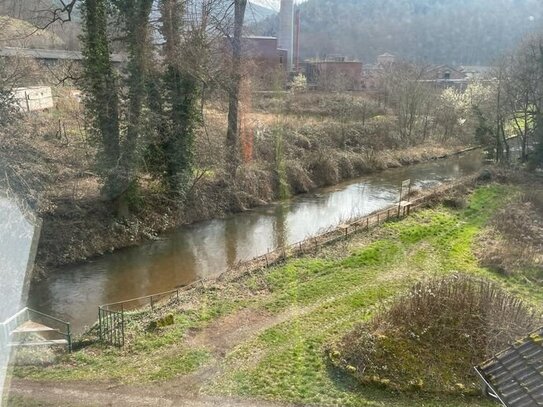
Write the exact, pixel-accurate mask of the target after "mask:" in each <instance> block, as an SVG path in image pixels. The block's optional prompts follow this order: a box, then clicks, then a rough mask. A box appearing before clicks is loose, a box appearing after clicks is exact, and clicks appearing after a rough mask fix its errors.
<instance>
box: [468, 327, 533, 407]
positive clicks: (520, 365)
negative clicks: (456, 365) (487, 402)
mask: <svg viewBox="0 0 543 407" xmlns="http://www.w3.org/2000/svg"><path fill="white" fill-rule="evenodd" d="M475 370H476V371H477V373H479V375H480V376H481V378H482V379H483V381H484V382H485V383H486V384H487V385H488V387H489V388H490V390H491V391H492V393H494V395H495V396H496V398H498V399H499V400H500V401H501V403H502V404H503V405H504V406H506V407H536V406H543V328H541V329H539V330H538V331H536V332H534V333H532V334H530V335H528V336H527V337H525V338H523V339H520V340H518V341H516V342H515V343H514V344H513V345H511V346H510V347H509V348H507V349H506V350H504V351H502V352H500V353H498V354H497V355H495V356H494V357H493V358H491V359H490V360H487V361H486V362H484V363H482V364H481V365H479V366H477V367H476V368H475Z"/></svg>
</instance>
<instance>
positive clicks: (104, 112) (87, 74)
mask: <svg viewBox="0 0 543 407" xmlns="http://www.w3.org/2000/svg"><path fill="white" fill-rule="evenodd" d="M106 3H107V1H106V0H85V1H84V2H83V3H82V7H81V11H82V18H83V35H82V45H83V47H82V51H83V56H84V59H83V68H84V79H83V82H82V84H83V90H84V92H85V106H86V109H87V111H88V112H89V113H90V114H89V117H90V118H91V125H92V131H93V133H94V134H95V136H96V138H97V139H98V140H99V141H100V145H101V148H100V156H99V160H98V172H99V174H100V175H101V176H102V178H103V182H104V184H103V188H102V194H103V196H104V197H105V198H106V199H108V200H113V199H115V198H116V197H118V196H119V194H120V193H121V192H122V189H123V187H122V181H121V177H120V174H119V160H120V141H119V140H120V130H119V97H118V93H117V91H118V87H117V77H116V75H115V72H114V70H113V67H112V64H111V60H110V55H109V39H108V35H107V4H106Z"/></svg>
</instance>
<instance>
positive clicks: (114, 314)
mask: <svg viewBox="0 0 543 407" xmlns="http://www.w3.org/2000/svg"><path fill="white" fill-rule="evenodd" d="M98 324H99V325H98V326H99V329H100V333H99V335H100V341H101V342H103V343H106V344H109V345H113V346H117V347H123V346H124V310H122V309H121V311H111V310H108V309H103V308H101V307H99V308H98Z"/></svg>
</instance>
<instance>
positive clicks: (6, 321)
mask: <svg viewBox="0 0 543 407" xmlns="http://www.w3.org/2000/svg"><path fill="white" fill-rule="evenodd" d="M28 310H29V308H28V307H24V308H23V309H22V310H20V311H17V313H16V314H14V315H12V316H11V317H9V318H8V319H6V320H5V321H4V322H0V325H7V324H9V323H10V322H12V321H13V320H14V319H15V318H17V317H19V316H20V315H21V314H22V313H23V312H25V311H28Z"/></svg>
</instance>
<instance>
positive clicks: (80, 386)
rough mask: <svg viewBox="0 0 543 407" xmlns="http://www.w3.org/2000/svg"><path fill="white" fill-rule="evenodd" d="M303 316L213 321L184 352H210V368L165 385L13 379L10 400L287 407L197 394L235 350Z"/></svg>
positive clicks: (246, 315)
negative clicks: (194, 349) (192, 348)
mask: <svg viewBox="0 0 543 407" xmlns="http://www.w3.org/2000/svg"><path fill="white" fill-rule="evenodd" d="M306 311H307V310H303V309H302V310H296V311H292V310H290V311H286V312H283V313H281V314H279V315H271V314H268V313H266V312H264V311H259V310H252V309H244V310H241V311H239V312H237V313H234V314H231V315H227V316H225V317H223V318H220V319H218V320H217V321H215V322H213V323H212V324H210V325H209V326H208V327H206V328H204V329H202V330H199V331H195V332H193V333H192V334H190V335H189V336H188V338H187V340H186V341H187V343H188V345H189V346H198V347H202V346H205V347H206V348H207V349H209V350H210V351H211V352H212V353H213V355H214V360H213V362H211V363H210V364H207V365H206V366H204V367H202V368H201V369H199V370H198V371H196V372H194V373H191V374H188V375H185V376H180V377H178V378H175V379H173V380H169V381H166V382H161V383H153V384H150V385H114V384H111V383H97V382H83V381H78V382H55V381H47V382H45V381H34V380H24V379H15V380H13V381H12V383H11V390H10V395H13V396H16V397H18V398H23V399H27V400H31V401H32V402H33V403H36V402H38V403H43V405H44V406H69V407H72V406H73V407H83V406H99V407H102V406H115V407H117V406H119V407H124V406H126V407H137V406H161V407H162V406H175V407H177V406H179V407H184V406H187V407H189V406H190V407H218V406H221V407H253V406H259V407H289V406H290V405H288V404H282V403H271V402H264V401H256V400H242V399H234V398H222V397H221V398H219V397H209V396H204V395H202V394H201V389H202V387H203V386H204V385H205V384H206V383H208V382H210V381H211V380H213V379H214V378H216V377H217V376H219V375H220V374H221V361H222V360H223V359H224V357H225V356H226V355H227V354H228V353H229V352H230V351H231V350H233V349H234V348H235V347H236V346H237V345H239V344H240V343H242V342H244V341H246V340H248V339H251V338H252V337H255V336H256V335H257V334H258V333H259V332H261V331H263V330H265V329H268V328H270V327H272V326H275V325H277V324H280V323H282V322H284V321H286V320H288V319H290V318H292V317H293V316H295V315H302V314H304V313H305V312H306ZM172 357H174V356H173V355H172ZM20 405H24V404H20ZM33 405H35V404H33Z"/></svg>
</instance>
